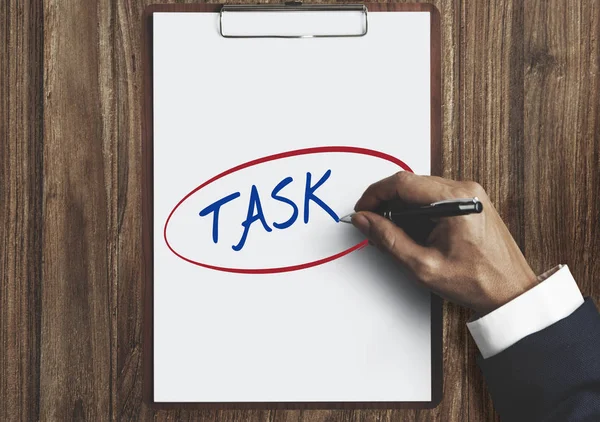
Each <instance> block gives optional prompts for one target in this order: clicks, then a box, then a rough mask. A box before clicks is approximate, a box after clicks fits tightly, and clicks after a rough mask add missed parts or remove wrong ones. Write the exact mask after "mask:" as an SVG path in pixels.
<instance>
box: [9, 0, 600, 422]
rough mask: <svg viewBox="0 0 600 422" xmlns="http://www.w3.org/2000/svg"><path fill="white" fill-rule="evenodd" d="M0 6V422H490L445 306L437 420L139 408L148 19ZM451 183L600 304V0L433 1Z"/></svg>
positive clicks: (107, 8)
mask: <svg viewBox="0 0 600 422" xmlns="http://www.w3.org/2000/svg"><path fill="white" fill-rule="evenodd" d="M147 3H150V1H144V0H127V1H125V0H123V1H116V0H115V1H108V0H104V1H99V2H97V3H96V4H93V2H88V1H66V0H63V1H59V0H46V1H42V0H4V1H2V2H0V101H1V104H0V136H1V138H0V188H1V190H0V223H1V224H0V248H1V255H0V279H1V281H2V284H1V286H2V287H1V290H0V327H1V330H0V340H1V341H0V343H1V349H0V369H1V375H0V420H7V421H8V420H24V421H32V420H37V419H41V420H59V421H62V420H70V419H77V420H80V419H86V420H91V421H102V420H108V419H113V420H149V419H152V418H155V419H156V420H192V419H202V420H206V421H216V420H231V421H233V420H250V421H263V420H264V421H267V420H268V421H282V422H283V421H286V422H292V421H310V422H313V421H314V422H316V421H380V420H382V421H392V420H394V421H395V420H410V421H413V420H418V421H425V420H427V421H429V420H435V421H484V420H495V419H496V418H497V416H496V415H495V413H494V410H493V406H492V403H491V401H490V398H489V395H488V393H487V391H486V388H485V384H484V383H483V380H482V377H481V374H480V372H479V369H478V368H477V366H476V363H475V356H476V355H475V352H476V350H475V346H474V344H473V342H472V340H471V339H470V337H469V335H468V333H467V330H466V328H465V321H466V320H467V319H468V318H469V316H470V313H469V312H468V311H466V310H463V309H460V308H459V307H457V306H454V305H446V306H445V310H444V377H445V383H444V399H443V401H442V404H441V405H440V406H438V408H436V409H435V410H431V411H354V412H351V411H207V412H188V411H177V412H166V411H159V412H153V411H152V410H151V409H149V408H148V407H146V406H145V405H144V404H143V403H142V401H141V386H142V369H141V368H142V366H141V344H142V338H141V332H142V330H141V326H142V309H141V300H142V295H141V292H142V283H143V280H142V278H141V276H140V273H141V268H142V262H141V259H142V258H141V257H142V254H141V240H140V238H141V222H140V218H141V216H140V210H141V207H140V199H141V192H140V187H141V182H140V174H141V168H140V167H141V149H140V146H141V117H140V113H141V80H142V75H141V46H140V42H141V39H140V34H141V26H140V20H141V14H142V10H143V8H144V7H145V6H146V4H147ZM434 3H435V4H436V6H437V7H438V8H439V10H440V13H441V19H442V38H443V40H442V41H443V47H442V54H443V127H444V131H443V162H444V174H445V175H446V176H447V177H451V178H456V179H473V180H477V181H479V182H480V183H481V184H482V185H483V186H484V187H485V188H486V189H487V191H488V193H489V195H490V197H491V198H492V200H493V202H494V203H495V204H496V206H497V208H498V211H499V212H500V214H501V215H502V216H503V217H504V218H505V220H506V222H507V224H508V226H509V228H510V230H511V232H512V233H513V235H514V237H515V238H516V240H517V242H518V244H519V245H520V247H521V248H522V249H523V251H524V253H525V255H526V257H527V258H528V260H529V262H530V263H531V265H532V267H533V269H534V271H536V272H537V273H540V272H542V271H544V270H546V269H548V268H550V267H552V266H554V265H555V264H558V263H567V264H569V266H570V268H571V271H572V272H573V274H574V275H575V278H576V280H577V281H578V283H579V285H580V287H581V290H582V291H583V293H584V295H586V296H587V295H592V296H593V297H594V298H595V299H596V302H597V303H598V302H599V300H600V259H599V258H598V256H597V255H598V253H600V222H599V217H600V216H599V212H600V171H599V170H598V167H599V165H600V2H598V1H577V2H576V1H569V0H563V1H546V0H536V1H527V2H525V1H523V0H521V1H518V0H498V1H493V2H489V3H490V4H488V1H475V0H468V1H467V0H438V1H435V2H434Z"/></svg>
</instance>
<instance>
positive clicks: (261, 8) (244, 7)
mask: <svg viewBox="0 0 600 422" xmlns="http://www.w3.org/2000/svg"><path fill="white" fill-rule="evenodd" d="M248 12H279V13H282V12H353V13H354V14H359V15H360V18H355V19H360V20H356V21H353V23H354V25H353V29H354V28H355V29H358V27H359V26H360V30H357V31H356V32H348V33H335V32H328V31H323V32H322V33H309V34H291V35H289V34H278V33H269V32H265V33H260V32H258V33H254V34H244V33H239V34H236V33H229V32H228V31H226V30H225V24H226V19H225V16H226V15H228V14H230V13H248ZM367 14H368V9H367V6H366V5H364V4H304V3H303V2H302V1H299V0H291V1H286V2H284V3H279V4H253V5H249V4H226V5H223V6H222V7H221V10H220V12H219V33H220V35H221V36H222V37H223V38H346V37H363V36H365V35H367V32H368V31H369V18H368V16H367Z"/></svg>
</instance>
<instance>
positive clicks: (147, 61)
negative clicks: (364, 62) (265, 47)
mask: <svg viewBox="0 0 600 422" xmlns="http://www.w3.org/2000/svg"><path fill="white" fill-rule="evenodd" d="M255 11H262V12H271V11H273V12H283V13H287V12H298V11H299V12H307V11H310V12H312V13H320V12H329V13H331V12H334V13H337V12H342V13H343V12H353V13H354V14H359V15H360V22H361V25H360V28H359V29H358V30H357V31H354V32H344V33H331V32H328V31H326V30H325V31H319V32H314V33H294V34H285V35H279V34H276V33H260V31H259V32H258V33H253V34H252V35H250V36H249V35H245V34H236V33H235V32H231V28H230V27H228V26H227V24H228V22H231V17H232V16H239V14H252V13H253V12H255ZM163 12H169V13H206V14H214V15H215V17H218V20H219V25H218V28H215V31H217V30H218V31H219V34H220V36H221V37H224V38H233V40H232V41H233V42H235V38H239V39H245V38H337V37H356V38H359V37H364V36H367V35H368V33H369V29H370V28H369V12H426V13H428V14H429V16H430V31H431V33H430V41H431V44H430V97H431V98H430V121H431V127H430V137H431V139H430V145H429V147H430V149H431V155H430V169H431V171H430V173H431V174H432V175H441V174H442V164H441V57H440V46H441V41H440V21H439V13H438V11H437V9H436V8H435V7H434V6H433V5H430V4H397V3H392V4H381V3H373V4H371V3H365V4H358V5H302V4H301V3H298V2H292V3H286V4H282V5H260V6H258V5H257V6H252V5H221V4H172V5H152V6H149V7H148V8H146V10H145V11H144V15H143V48H144V50H143V72H144V74H143V84H144V90H143V92H144V96H143V107H142V109H143V130H142V133H143V142H142V162H143V169H142V171H143V173H142V180H143V186H142V221H143V227H142V229H143V230H142V241H143V259H144V265H143V275H144V279H145V283H144V293H143V295H144V327H143V330H144V331H143V332H144V337H143V358H144V359H143V368H144V378H143V394H144V399H145V401H146V402H147V403H148V404H149V405H150V406H151V407H153V408H156V409H172V408H178V409H180V408H185V409H364V408H372V409H400V408H417V409H419V408H420V409H424V408H433V407H436V406H437V405H438V404H439V402H440V401H441V398H442V300H441V299H440V298H439V297H438V296H436V295H433V294H431V300H430V315H431V319H430V324H431V325H430V333H431V338H430V345H431V359H430V361H431V366H430V375H431V394H430V398H431V399H430V400H426V401H422V400H419V401H385V400H383V401H381V400H363V401H356V400H350V401H346V400H330V401H323V400H297V401H287V400H284V401H281V400H276V401H273V400H252V401H240V400H233V401H195V400H188V399H186V400H175V401H172V400H170V401H163V400H160V399H158V400H157V398H156V396H155V344H154V332H155V326H154V323H155V314H154V311H155V309H154V303H155V302H154V300H155V285H154V280H155V268H154V265H153V263H154V259H155V248H156V241H155V235H156V225H155V222H156V221H155V210H154V204H155V196H154V187H155V180H156V176H157V175H156V174H155V167H154V162H155V147H156V145H155V136H154V134H155V128H154V120H153V118H154V103H153V100H154V98H153V95H154V93H153V80H154V79H153V78H154V72H153V58H154V57H153V51H154V50H153V46H154V39H153V16H154V15H155V14H156V13H163ZM199 48H201V44H200V43H199ZM293 79H294V75H290V80H291V81H293ZM364 83H365V84H367V85H368V83H369V82H368V80H366V81H365V82H364ZM165 231H166V228H165Z"/></svg>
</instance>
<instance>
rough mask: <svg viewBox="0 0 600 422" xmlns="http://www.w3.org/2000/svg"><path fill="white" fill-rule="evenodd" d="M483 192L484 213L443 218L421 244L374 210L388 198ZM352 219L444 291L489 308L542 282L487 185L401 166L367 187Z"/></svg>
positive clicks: (481, 309)
mask: <svg viewBox="0 0 600 422" xmlns="http://www.w3.org/2000/svg"><path fill="white" fill-rule="evenodd" d="M474 196H476V197H478V198H479V200H480V201H481V202H482V203H483V212H482V213H481V214H472V215H466V216H460V217H448V218H441V219H439V221H438V222H437V225H436V226H435V228H434V229H433V231H432V232H431V234H430V235H429V237H428V239H427V242H426V245H424V246H422V245H419V244H417V243H416V242H415V241H414V240H413V239H412V238H411V237H409V236H408V235H407V234H406V233H405V232H404V231H403V230H402V229H401V228H399V227H397V226H396V225H395V224H394V223H392V222H391V221H389V220H387V219H385V218H383V217H381V216H379V215H377V214H374V213H372V212H369V211H370V210H374V209H376V208H377V207H378V206H379V205H380V203H382V202H385V201H393V200H396V201H397V200H400V201H402V202H404V203H406V204H407V205H413V206H418V205H428V204H430V203H432V202H436V201H441V200H444V199H456V198H469V197H474ZM355 210H356V211H357V214H355V215H354V216H353V217H352V224H354V226H356V227H357V228H358V229H359V230H360V231H361V232H362V233H363V234H365V235H366V236H367V237H368V238H369V239H370V240H371V241H372V242H373V243H374V244H375V245H376V246H378V247H379V248H380V249H382V250H385V251H386V252H388V253H390V254H391V255H392V256H393V257H394V258H395V259H397V260H398V261H400V262H401V263H402V264H404V265H405V266H406V267H408V268H409V269H410V270H411V271H412V272H413V273H414V274H415V276H416V277H417V279H418V280H420V281H421V282H422V283H423V284H424V285H425V286H427V287H428V288H429V289H431V290H433V291H434V292H436V293H438V294H439V295H441V296H443V297H445V298H447V299H449V300H451V301H453V302H456V303H459V304H461V305H464V306H467V307H469V308H471V309H474V310H475V311H476V312H477V313H479V314H482V315H483V314H486V313H489V312H491V311H493V310H494V309H496V308H498V307H500V306H502V305H503V304H505V303H507V302H509V301H510V300H512V299H514V298H515V297H517V296H519V295H520V294H522V293H524V292H525V291H527V290H529V289H530V288H532V287H533V286H535V285H536V284H537V278H536V276H535V274H534V273H533V271H532V270H531V268H530V267H529V265H528V264H527V261H525V258H524V257H523V254H522V253H521V251H520V250H519V247H518V246H517V244H516V243H515V241H514V239H513V238H512V236H511V234H510V232H509V231H508V229H507V228H506V226H505V225H504V223H503V222H502V219H501V218H500V216H499V215H498V213H497V212H496V210H495V208H494V206H493V205H492V204H491V202H490V200H489V198H488V197H487V194H486V193H485V191H484V190H483V188H482V187H481V186H480V185H478V184H477V183H474V182H455V181H452V180H448V179H442V178H440V177H434V176H417V175H415V174H413V173H410V172H406V171H401V172H399V173H396V174H395V175H393V176H391V177H388V178H386V179H383V180H381V181H379V182H377V183H374V184H373V185H371V186H369V188H368V189H367V190H366V191H365V192H364V193H363V195H362V197H361V198H360V199H359V200H358V202H357V203H356V206H355Z"/></svg>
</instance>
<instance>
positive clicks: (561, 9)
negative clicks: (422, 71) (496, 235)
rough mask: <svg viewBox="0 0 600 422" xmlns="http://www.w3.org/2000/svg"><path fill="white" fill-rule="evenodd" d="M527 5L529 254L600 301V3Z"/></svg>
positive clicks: (541, 267) (540, 268)
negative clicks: (565, 270) (564, 268)
mask: <svg viewBox="0 0 600 422" xmlns="http://www.w3.org/2000/svg"><path fill="white" fill-rule="evenodd" d="M528 9H529V12H528V13H527V14H526V16H525V34H526V37H525V63H524V64H525V128H526V129H525V138H526V141H527V142H526V148H525V160H526V162H527V163H529V164H530V165H528V166H527V167H526V169H525V179H526V182H527V183H526V191H525V198H526V208H525V209H526V220H525V224H526V227H527V230H528V231H527V236H526V242H525V247H526V251H527V256H528V257H530V259H531V263H532V265H533V267H534V270H535V271H537V272H542V271H545V270H547V269H550V268H552V267H553V266H555V265H557V264H559V263H564V264H568V265H569V267H570V269H571V272H572V273H573V275H574V277H575V280H576V281H577V282H578V284H579V286H580V288H581V290H582V293H583V294H584V296H588V295H591V296H592V297H594V299H595V300H596V303H599V301H600V284H599V283H598V280H599V279H600V262H599V261H598V259H597V257H596V256H595V255H596V253H597V251H598V250H600V249H599V248H600V225H598V217H599V211H600V172H599V171H598V168H599V167H600V155H599V151H600V71H599V68H600V4H598V2H578V3H576V4H574V3H572V2H565V1H548V2H546V1H536V2H532V3H531V4H530V5H528ZM538 210H540V212H538Z"/></svg>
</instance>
